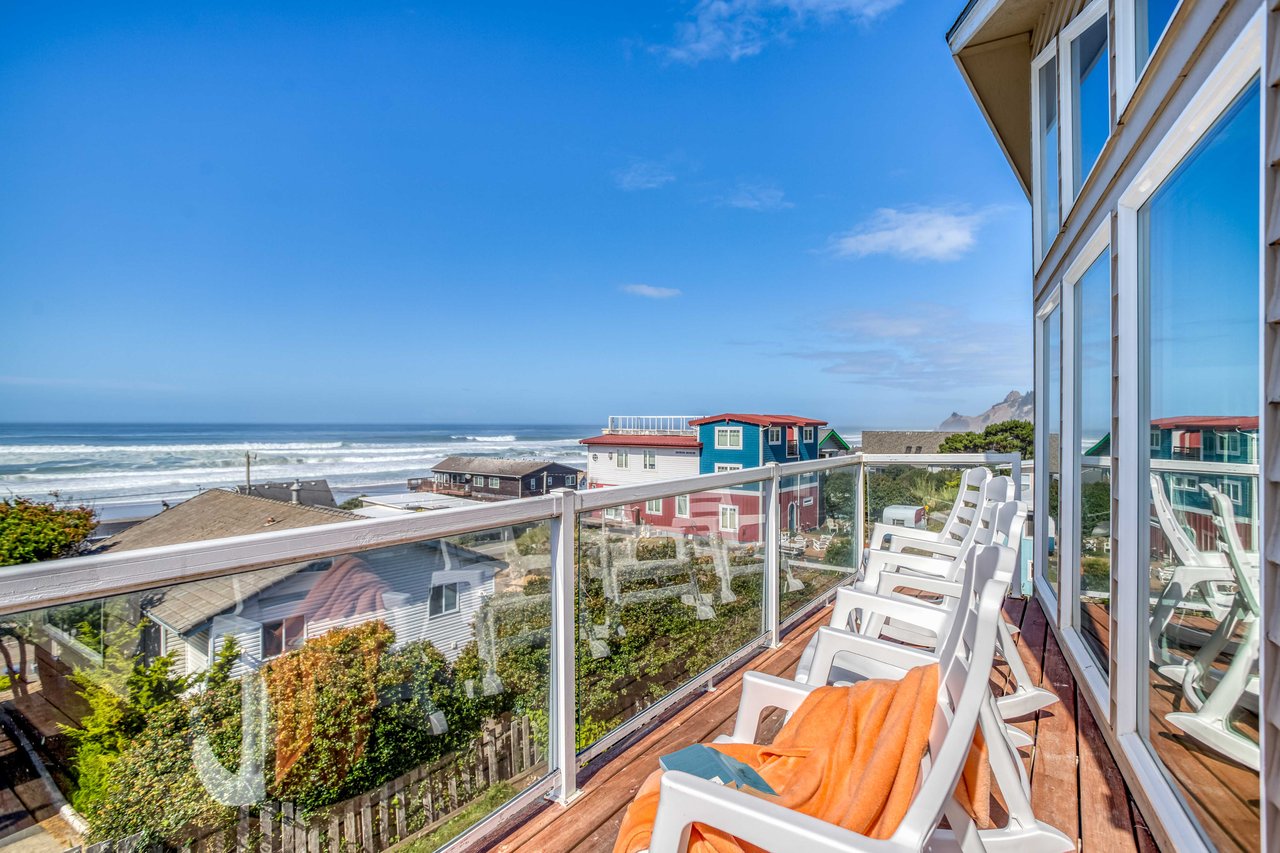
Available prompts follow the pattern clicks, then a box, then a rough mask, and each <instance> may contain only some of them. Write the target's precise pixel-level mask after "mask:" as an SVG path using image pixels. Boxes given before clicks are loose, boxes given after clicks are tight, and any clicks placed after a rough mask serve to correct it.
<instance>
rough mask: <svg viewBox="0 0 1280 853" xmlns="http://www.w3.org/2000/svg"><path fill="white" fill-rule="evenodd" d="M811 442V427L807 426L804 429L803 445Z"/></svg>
mask: <svg viewBox="0 0 1280 853" xmlns="http://www.w3.org/2000/svg"><path fill="white" fill-rule="evenodd" d="M811 441H813V427H811V426H807V427H805V428H804V443H805V444H808V443H809V442H811Z"/></svg>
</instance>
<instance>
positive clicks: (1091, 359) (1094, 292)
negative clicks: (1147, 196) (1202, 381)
mask: <svg viewBox="0 0 1280 853" xmlns="http://www.w3.org/2000/svg"><path fill="white" fill-rule="evenodd" d="M1075 298H1076V329H1077V331H1076V335H1077V338H1076V340H1077V342H1078V344H1077V352H1078V353H1079V359H1080V361H1079V365H1080V367H1079V374H1078V381H1077V383H1076V388H1077V393H1078V395H1079V398H1078V399H1079V403H1078V405H1079V413H1080V414H1079V417H1080V420H1079V423H1080V472H1079V477H1080V479H1079V487H1078V488H1079V491H1078V495H1079V501H1080V503H1079V506H1078V508H1077V512H1078V515H1077V518H1078V519H1079V527H1078V529H1079V531H1080V622H1079V625H1080V634H1081V636H1083V637H1084V639H1085V645H1086V646H1087V647H1088V649H1089V651H1090V652H1092V653H1093V655H1094V657H1095V658H1096V660H1097V662H1098V663H1099V665H1100V666H1101V667H1102V669H1103V670H1104V671H1105V670H1106V669H1107V668H1108V657H1107V648H1108V638H1109V637H1110V634H1111V626H1110V612H1111V458H1110V457H1111V251H1110V249H1108V250H1106V251H1104V252H1103V253H1102V254H1101V255H1100V256H1099V257H1098V259H1097V260H1096V261H1094V262H1093V264H1091V265H1090V266H1089V269H1088V270H1086V271H1085V274H1084V275H1083V276H1081V277H1080V280H1079V281H1078V282H1077V283H1076V287H1075Z"/></svg>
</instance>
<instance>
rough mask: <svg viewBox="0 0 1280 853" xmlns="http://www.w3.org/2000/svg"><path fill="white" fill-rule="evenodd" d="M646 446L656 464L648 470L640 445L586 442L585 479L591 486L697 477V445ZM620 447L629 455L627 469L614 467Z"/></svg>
mask: <svg viewBox="0 0 1280 853" xmlns="http://www.w3.org/2000/svg"><path fill="white" fill-rule="evenodd" d="M649 449H650V450H651V451H652V452H653V453H654V454H656V457H657V458H656V460H655V461H656V462H657V467H656V468H655V469H653V470H652V471H646V470H645V467H644V454H645V448H643V447H611V446H609V445H603V444H595V445H588V446H587V479H588V481H589V482H590V483H591V484H592V485H595V486H629V485H634V484H636V483H652V482H654V481H655V480H671V479H675V478H677V477H696V476H698V455H699V454H698V448H696V447H654V448H649ZM620 450H622V451H626V452H627V453H629V454H630V455H631V466H630V467H629V468H619V467H618V466H617V453H618V451H620ZM610 454H613V458H610Z"/></svg>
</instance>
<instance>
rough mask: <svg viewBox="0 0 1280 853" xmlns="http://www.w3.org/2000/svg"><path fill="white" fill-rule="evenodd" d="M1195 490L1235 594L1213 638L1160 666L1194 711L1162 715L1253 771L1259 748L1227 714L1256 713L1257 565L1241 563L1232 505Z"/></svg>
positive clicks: (1259, 612) (1259, 614)
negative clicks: (1237, 638)
mask: <svg viewBox="0 0 1280 853" xmlns="http://www.w3.org/2000/svg"><path fill="white" fill-rule="evenodd" d="M1200 488H1201V489H1203V490H1204V492H1205V494H1207V495H1208V496H1209V500H1210V501H1212V503H1213V521H1214V524H1215V525H1216V526H1217V528H1218V538H1219V542H1220V547H1221V548H1222V550H1223V551H1224V552H1225V554H1226V558H1227V562H1228V563H1230V564H1231V570H1232V573H1233V577H1234V579H1235V582H1236V595H1235V601H1234V602H1233V603H1232V605H1231V608H1230V610H1229V611H1228V612H1227V614H1226V617H1225V618H1224V619H1223V620H1222V621H1221V622H1220V623H1218V627H1217V630H1215V631H1214V632H1213V636H1212V637H1210V638H1209V641H1208V642H1207V643H1205V644H1204V645H1203V646H1201V647H1200V650H1199V651H1197V652H1196V655H1195V657H1194V658H1192V659H1191V660H1190V661H1187V662H1186V663H1184V664H1180V665H1169V666H1162V667H1160V674H1161V675H1164V676H1165V677H1167V678H1171V679H1174V680H1175V681H1179V682H1180V683H1181V684H1182V693H1183V695H1184V696H1185V697H1186V700H1187V703H1188V704H1189V705H1191V707H1192V708H1194V709H1195V711H1194V712H1177V713H1173V714H1166V715H1165V719H1166V720H1168V721H1169V722H1170V723H1172V724H1173V725H1175V726H1177V727H1178V728H1179V729H1181V730H1182V731H1184V732H1186V733H1187V734H1188V735H1189V736H1191V737H1193V738H1195V739H1196V740H1198V741H1200V742H1201V743H1203V744H1205V745H1207V746H1208V747H1210V748H1211V749H1213V750H1214V751H1216V752H1219V753H1221V754H1222V755H1225V756H1227V757H1228V758H1231V759H1233V760H1235V761H1238V762H1240V763H1241V764H1243V765H1245V766H1246V767H1249V768H1251V769H1253V770H1258V769H1259V767H1260V759H1259V749H1258V744H1257V743H1256V742H1255V741H1254V740H1252V739H1251V738H1249V737H1246V736H1245V735H1243V734H1241V733H1240V732H1239V731H1237V730H1236V729H1235V728H1234V727H1232V725H1231V715H1232V714H1233V713H1234V712H1235V710H1236V708H1237V707H1238V706H1240V705H1246V706H1249V707H1251V708H1252V710H1254V711H1255V712H1256V711H1257V708H1258V676H1257V674H1256V673H1255V671H1254V670H1255V668H1256V666H1257V663H1258V641H1259V632H1260V631H1261V628H1262V606H1261V604H1260V598H1259V594H1258V574H1257V573H1258V568H1257V564H1256V563H1255V564H1250V563H1248V562H1246V560H1247V555H1246V552H1245V550H1244V548H1243V546H1242V545H1241V544H1240V534H1239V531H1238V530H1237V528H1236V514H1235V510H1234V509H1233V508H1232V506H1231V501H1229V500H1228V499H1227V498H1226V496H1225V495H1223V494H1222V493H1221V492H1219V491H1218V490H1217V489H1215V488H1213V487H1212V486H1208V485H1201V486H1200ZM1241 624H1243V625H1244V639H1243V640H1242V641H1241V642H1240V644H1239V645H1238V646H1237V647H1236V650H1235V654H1234V655H1232V657H1231V663H1230V664H1229V665H1228V666H1227V669H1226V671H1225V672H1223V673H1221V675H1220V676H1218V677H1217V679H1216V681H1217V683H1216V684H1215V685H1214V686H1213V689H1212V691H1210V690H1209V686H1210V682H1212V681H1214V676H1216V675H1217V673H1216V671H1215V670H1214V669H1213V662H1214V660H1215V659H1217V657H1218V655H1219V654H1221V653H1222V651H1223V649H1225V648H1226V646H1227V643H1228V642H1229V641H1230V639H1231V636H1232V634H1234V633H1235V630H1236V628H1237V627H1238V626H1239V625H1241Z"/></svg>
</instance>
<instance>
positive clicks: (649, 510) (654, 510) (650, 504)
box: [644, 498, 662, 515]
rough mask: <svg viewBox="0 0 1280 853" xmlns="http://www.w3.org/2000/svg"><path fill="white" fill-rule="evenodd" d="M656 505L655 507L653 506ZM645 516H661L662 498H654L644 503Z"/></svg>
mask: <svg viewBox="0 0 1280 853" xmlns="http://www.w3.org/2000/svg"><path fill="white" fill-rule="evenodd" d="M654 504H657V507H655V506H654ZM644 514H645V515H662V498H654V499H653V500H648V501H645V502H644Z"/></svg>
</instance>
